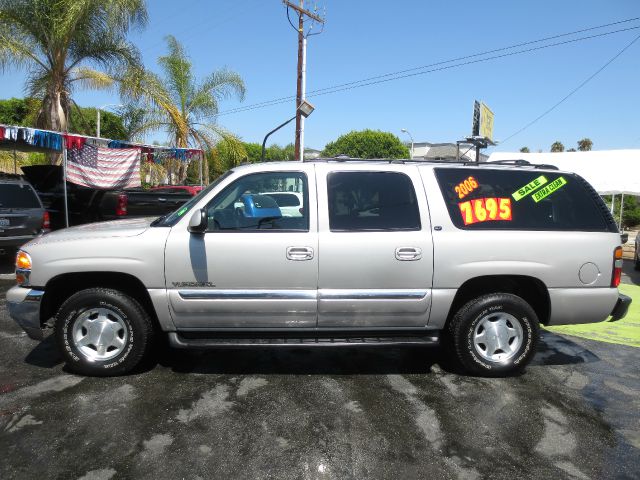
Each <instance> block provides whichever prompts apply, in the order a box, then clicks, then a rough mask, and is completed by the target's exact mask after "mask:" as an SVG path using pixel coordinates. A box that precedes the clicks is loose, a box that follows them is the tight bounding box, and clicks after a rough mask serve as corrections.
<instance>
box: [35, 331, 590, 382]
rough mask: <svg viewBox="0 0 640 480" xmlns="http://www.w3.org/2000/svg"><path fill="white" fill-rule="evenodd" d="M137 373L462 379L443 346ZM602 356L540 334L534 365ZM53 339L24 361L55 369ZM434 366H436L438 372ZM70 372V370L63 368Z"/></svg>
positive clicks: (246, 356) (248, 352)
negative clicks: (444, 374) (441, 374)
mask: <svg viewBox="0 0 640 480" xmlns="http://www.w3.org/2000/svg"><path fill="white" fill-rule="evenodd" d="M158 350H159V351H157V352H155V354H154V355H153V356H152V358H150V359H149V361H148V362H146V364H145V365H143V366H142V367H141V368H140V369H137V370H136V371H135V372H132V373H133V374H136V373H142V372H149V371H151V370H154V369H156V368H158V367H160V368H167V369H170V370H171V371H173V372H174V373H182V374H185V373H199V374H212V375H222V374H224V375H226V374H229V375H255V374H262V375H268V374H285V375H286V374H290V375H380V374H385V375H386V374H429V373H433V372H434V371H445V372H447V373H452V374H457V375H464V374H465V373H464V372H463V371H462V369H461V368H460V367H459V366H458V364H457V362H455V361H454V360H453V359H452V358H451V356H450V354H448V352H447V351H446V350H445V349H444V348H442V347H392V348H389V347H386V348H385V347H339V348H338V347H310V348H298V347H290V348H274V347H271V348H267V347H264V348H262V347H260V348H252V349H220V350H215V349H214V350H178V349H171V348H169V347H168V346H165V347H163V348H159V349H158ZM599 360H600V358H599V357H598V356H597V355H595V354H594V353H592V352H591V351H589V350H587V349H586V348H584V347H582V346H580V345H578V344H577V343H575V342H573V341H571V340H570V339H568V338H567V337H564V336H561V335H558V334H555V333H552V332H548V331H542V332H541V338H540V343H539V345H538V351H537V353H536V355H535V357H534V358H533V360H532V362H531V365H532V366H545V365H549V366H551V365H573V364H580V363H592V362H597V361H599ZM62 361H63V360H62V356H61V355H60V353H59V351H58V347H57V345H56V343H55V339H54V337H53V335H49V336H47V338H45V339H44V340H43V341H42V342H40V343H38V344H37V345H36V346H35V348H34V349H33V350H31V351H30V352H29V353H28V354H27V356H26V357H25V363H28V364H29V365H33V366H35V367H39V368H47V369H51V368H54V367H56V366H58V365H60V364H61V363H62ZM434 366H435V368H434ZM64 370H65V371H67V369H66V368H64Z"/></svg>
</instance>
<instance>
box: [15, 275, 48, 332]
mask: <svg viewBox="0 0 640 480" xmlns="http://www.w3.org/2000/svg"><path fill="white" fill-rule="evenodd" d="M43 295H44V292H43V291H42V290H34V289H31V288H25V287H20V286H17V285H16V286H15V287H13V288H11V289H10V290H9V291H8V292H7V307H8V308H9V315H10V316H11V318H13V319H14V320H15V321H16V323H17V324H18V325H20V326H21V327H22V329H23V330H24V331H25V332H27V335H29V337H30V338H33V339H34V340H42V339H43V338H44V333H43V331H42V326H41V324H40V303H41V302H42V296H43Z"/></svg>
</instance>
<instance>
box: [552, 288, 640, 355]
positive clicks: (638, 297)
mask: <svg viewBox="0 0 640 480" xmlns="http://www.w3.org/2000/svg"><path fill="white" fill-rule="evenodd" d="M619 289H620V292H621V293H624V294H625V295H628V296H630V297H631V298H632V299H633V301H632V302H631V306H630V307H629V312H628V313H627V316H626V317H624V318H623V319H622V320H618V321H617V322H600V323H587V324H584V325H561V326H557V327H545V328H546V329H547V330H550V331H552V332H554V333H562V334H566V335H574V336H576V337H582V338H588V339H590V340H599V341H601V342H608V343H617V344H620V345H629V346H630V347H640V286H636V285H625V284H621V285H620V287H619Z"/></svg>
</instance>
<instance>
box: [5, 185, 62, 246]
mask: <svg viewBox="0 0 640 480" xmlns="http://www.w3.org/2000/svg"><path fill="white" fill-rule="evenodd" d="M49 228H50V225H49V213H48V212H47V211H46V210H45V208H44V207H43V205H42V202H41V201H40V199H39V198H38V195H37V194H36V192H35V190H34V189H33V187H32V186H31V185H30V184H29V182H27V181H26V180H25V179H24V178H23V177H22V176H20V175H11V174H5V173H0V255H13V254H14V253H15V251H16V249H17V248H18V247H20V246H21V245H23V244H24V243H26V242H28V241H29V240H31V239H32V238H34V237H36V236H37V235H40V234H42V233H45V232H47V231H49Z"/></svg>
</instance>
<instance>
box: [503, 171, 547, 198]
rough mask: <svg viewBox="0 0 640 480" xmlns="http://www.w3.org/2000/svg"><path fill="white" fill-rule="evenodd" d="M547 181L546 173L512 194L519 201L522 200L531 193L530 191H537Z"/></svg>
mask: <svg viewBox="0 0 640 480" xmlns="http://www.w3.org/2000/svg"><path fill="white" fill-rule="evenodd" d="M547 182H548V180H547V177H545V176H544V175H540V176H539V177H538V178H536V179H535V180H533V181H531V182H529V183H527V184H526V185H525V186H524V187H522V188H519V189H518V191H517V192H513V194H512V195H511V196H512V197H513V199H514V200H515V201H516V202H517V201H518V200H521V199H523V198H524V197H526V196H527V195H529V194H530V193H532V192H534V191H536V190H537V189H539V188H540V187H541V186H543V185H544V184H545V183H547Z"/></svg>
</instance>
